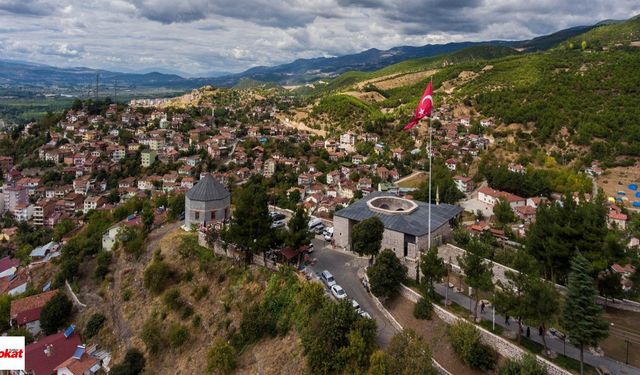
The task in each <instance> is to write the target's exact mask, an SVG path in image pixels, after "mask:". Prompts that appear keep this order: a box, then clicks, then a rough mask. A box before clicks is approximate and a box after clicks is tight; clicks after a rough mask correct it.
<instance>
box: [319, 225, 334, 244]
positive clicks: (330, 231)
mask: <svg viewBox="0 0 640 375" xmlns="http://www.w3.org/2000/svg"><path fill="white" fill-rule="evenodd" d="M322 234H323V235H324V240H325V241H331V238H333V227H329V228H326V229H325V230H324V232H322Z"/></svg>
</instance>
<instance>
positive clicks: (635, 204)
mask: <svg viewBox="0 0 640 375" xmlns="http://www.w3.org/2000/svg"><path fill="white" fill-rule="evenodd" d="M631 205H632V206H633V207H640V202H633V203H632V204H631Z"/></svg>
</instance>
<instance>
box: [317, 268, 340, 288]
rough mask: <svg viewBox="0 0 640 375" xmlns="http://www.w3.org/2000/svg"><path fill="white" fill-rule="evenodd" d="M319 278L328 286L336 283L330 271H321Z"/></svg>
mask: <svg viewBox="0 0 640 375" xmlns="http://www.w3.org/2000/svg"><path fill="white" fill-rule="evenodd" d="M320 280H322V282H324V283H325V284H327V286H328V287H329V288H331V287H332V286H334V285H336V284H337V283H336V279H334V278H333V275H332V274H331V272H329V271H327V270H324V271H322V273H321V274H320Z"/></svg>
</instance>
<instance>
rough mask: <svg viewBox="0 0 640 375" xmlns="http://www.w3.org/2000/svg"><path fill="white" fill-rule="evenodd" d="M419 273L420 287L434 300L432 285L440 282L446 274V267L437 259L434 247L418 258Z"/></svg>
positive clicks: (436, 251)
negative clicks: (420, 276)
mask: <svg viewBox="0 0 640 375" xmlns="http://www.w3.org/2000/svg"><path fill="white" fill-rule="evenodd" d="M420 271H422V278H421V279H420V285H421V286H422V287H423V288H424V290H425V292H426V293H427V295H428V296H429V297H430V298H434V297H435V289H434V284H435V283H437V282H440V280H441V279H442V278H443V277H444V276H446V274H447V267H446V266H445V264H444V260H442V258H440V257H438V249H437V248H436V247H432V248H431V249H429V250H427V252H426V253H424V254H422V256H421V257H420Z"/></svg>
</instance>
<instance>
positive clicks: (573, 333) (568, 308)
mask: <svg viewBox="0 0 640 375" xmlns="http://www.w3.org/2000/svg"><path fill="white" fill-rule="evenodd" d="M597 297H598V291H597V289H596V287H595V285H594V281H593V279H592V278H591V276H589V262H588V261H587V259H586V258H585V257H583V256H582V254H580V253H578V254H577V255H576V256H575V257H574V258H573V260H572V261H571V272H570V273H569V284H568V285H567V296H566V300H565V305H564V310H563V311H562V316H561V319H560V324H561V325H562V327H564V329H565V330H566V333H567V335H568V336H569V341H570V342H571V343H572V344H574V345H576V346H577V347H578V348H579V349H580V374H584V347H585V346H596V345H598V343H599V342H600V341H602V340H603V339H605V338H606V337H607V335H608V325H607V322H606V321H605V320H603V319H602V309H601V308H600V306H598V305H597V304H596V300H597Z"/></svg>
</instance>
